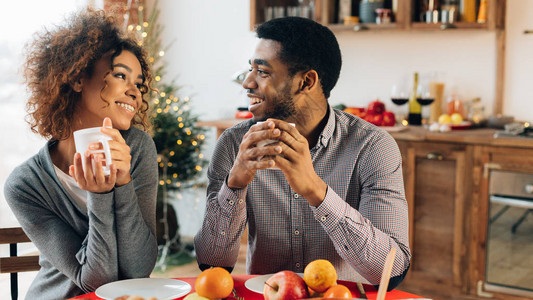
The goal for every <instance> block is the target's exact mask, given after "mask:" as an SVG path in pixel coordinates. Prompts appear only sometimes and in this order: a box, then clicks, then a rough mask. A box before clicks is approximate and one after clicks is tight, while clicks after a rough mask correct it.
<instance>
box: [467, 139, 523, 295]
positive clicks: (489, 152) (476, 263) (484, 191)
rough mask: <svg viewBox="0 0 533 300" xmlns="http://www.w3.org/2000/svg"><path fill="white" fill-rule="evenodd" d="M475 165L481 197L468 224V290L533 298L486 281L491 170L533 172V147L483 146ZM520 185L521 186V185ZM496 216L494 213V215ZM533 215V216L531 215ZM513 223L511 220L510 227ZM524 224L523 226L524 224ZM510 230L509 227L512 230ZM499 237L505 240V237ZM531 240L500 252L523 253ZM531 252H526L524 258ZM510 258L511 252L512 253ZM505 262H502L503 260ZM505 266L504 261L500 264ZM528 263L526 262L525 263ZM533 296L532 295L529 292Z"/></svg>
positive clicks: (514, 273) (518, 275)
mask: <svg viewBox="0 0 533 300" xmlns="http://www.w3.org/2000/svg"><path fill="white" fill-rule="evenodd" d="M475 159H476V163H475V165H476V168H478V166H479V169H480V172H478V173H480V174H479V176H478V177H479V179H477V180H476V181H475V182H474V183H475V185H476V186H478V187H476V189H477V190H478V191H479V192H476V193H475V194H478V195H479V197H478V198H477V199H474V203H473V205H472V210H471V212H470V216H469V223H471V224H470V226H469V227H470V228H471V234H470V235H471V238H470V239H469V243H470V246H469V247H468V248H469V252H470V253H469V256H468V257H469V259H468V261H469V268H470V272H469V273H470V275H469V279H470V284H469V285H470V288H469V293H470V294H472V295H478V296H483V297H485V298H486V297H491V298H495V299H505V300H514V299H524V300H525V299H531V296H513V294H518V295H520V294H521V293H520V292H518V293H516V291H517V290H516V289H514V291H510V290H507V291H506V290H505V289H501V288H500V289H494V288H490V287H487V286H486V285H485V282H486V281H487V278H486V273H487V270H486V269H485V267H486V263H487V244H488V241H487V236H488V229H489V223H490V222H491V221H490V217H491V215H490V191H489V188H490V187H489V182H490V177H491V172H492V171H493V170H497V171H506V172H512V173H515V172H516V173H524V174H533V149H531V148H510V147H482V148H481V149H480V151H479V152H478V153H476V158H475ZM505 184H508V185H509V186H512V185H513V184H514V182H506V183H505ZM519 187H520V186H519ZM492 216H494V212H493V214H492ZM528 218H531V215H530V216H529V217H528ZM513 223H514V222H510V225H509V228H511V226H512V225H513ZM521 226H523V225H521ZM509 231H510V229H509ZM500 240H504V239H503V238H502V239H500ZM519 240H520V239H518V238H516V237H515V238H513V241H519ZM530 245H531V243H526V244H524V245H522V246H521V247H520V248H521V249H519V251H514V249H513V248H512V247H509V248H501V251H503V252H508V253H509V254H512V253H511V252H514V253H520V252H521V251H522V249H523V248H525V247H526V246H530ZM527 256H528V255H527V254H526V255H525V257H527ZM509 257H511V255H509ZM502 263H503V262H502ZM501 265H505V264H501ZM523 265H524V266H526V264H523ZM524 274H527V273H523V271H522V272H521V270H517V269H516V268H511V269H510V271H509V273H508V274H507V275H506V276H509V277H513V278H521V276H523V275H524ZM529 295H530V294H529Z"/></svg>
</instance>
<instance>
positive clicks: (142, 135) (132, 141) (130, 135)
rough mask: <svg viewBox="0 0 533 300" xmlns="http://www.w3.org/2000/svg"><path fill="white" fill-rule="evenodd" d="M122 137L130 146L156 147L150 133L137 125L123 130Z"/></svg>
mask: <svg viewBox="0 0 533 300" xmlns="http://www.w3.org/2000/svg"><path fill="white" fill-rule="evenodd" d="M121 134H122V137H123V138H124V140H126V144H128V145H129V146H130V147H133V146H135V147H139V146H140V147H148V148H155V144H154V140H153V139H152V137H151V136H150V135H149V134H148V132H146V131H143V130H141V129H139V128H137V127H131V128H130V129H128V130H123V131H121Z"/></svg>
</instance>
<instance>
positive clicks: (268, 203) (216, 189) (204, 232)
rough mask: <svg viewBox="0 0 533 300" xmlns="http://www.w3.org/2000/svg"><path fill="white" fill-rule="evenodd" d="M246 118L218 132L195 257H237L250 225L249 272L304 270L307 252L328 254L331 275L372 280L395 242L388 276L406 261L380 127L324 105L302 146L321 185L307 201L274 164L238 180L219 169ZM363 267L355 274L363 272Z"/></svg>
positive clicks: (396, 180) (391, 145)
mask: <svg viewBox="0 0 533 300" xmlns="http://www.w3.org/2000/svg"><path fill="white" fill-rule="evenodd" d="M252 125H253V122H252V120H247V121H244V122H241V123H239V124H237V125H236V126H234V127H232V128H230V129H227V130H226V131H224V133H223V134H222V135H221V137H220V139H219V140H218V143H217V145H216V147H215V152H214V154H213V158H212V160H211V163H210V166H209V169H208V179H209V185H208V189H207V204H206V212H205V216H204V221H203V225H202V228H201V229H200V230H199V232H198V234H197V235H196V237H195V248H196V254H197V259H198V262H199V264H207V265H213V266H227V267H232V266H234V265H235V263H236V260H237V255H238V251H239V244H240V239H241V236H242V233H243V232H244V228H245V226H246V224H248V256H247V271H248V273H250V274H268V273H275V272H278V271H281V270H292V271H294V272H303V270H304V268H305V266H306V265H307V264H308V263H309V262H311V261H313V260H315V259H327V260H329V261H330V262H332V263H333V265H334V266H335V269H336V270H337V273H338V276H339V279H342V280H351V281H357V282H366V283H370V284H374V285H377V284H379V281H380V279H381V271H382V269H383V266H384V264H385V257H386V256H387V254H388V252H389V251H390V249H391V248H393V247H394V248H396V249H397V254H396V259H395V262H394V267H393V271H392V276H393V277H394V276H401V275H402V274H404V272H406V270H407V269H408V267H409V260H410V257H411V253H410V250H409V239H408V217H407V202H406V200H405V194H404V186H403V177H402V162H401V155H400V152H399V150H398V146H397V144H396V142H395V141H394V139H393V138H392V137H391V136H390V135H389V134H388V133H387V132H385V131H384V130H382V129H380V128H378V127H376V126H374V125H371V124H370V123H368V122H365V121H363V120H361V119H360V118H358V117H355V116H353V115H350V114H347V113H345V112H342V111H339V110H335V109H332V108H330V113H329V119H328V122H327V125H326V126H325V128H324V130H323V131H322V133H321V136H320V137H319V140H318V143H317V144H316V145H315V146H314V147H313V148H312V149H311V150H310V151H311V156H312V159H313V165H314V168H315V171H316V173H317V174H318V176H320V178H322V180H324V182H326V184H328V190H327V193H326V197H325V199H324V201H323V203H322V204H321V205H320V206H319V207H317V208H315V207H311V206H310V205H309V204H308V202H307V201H306V200H305V199H304V198H303V197H302V196H301V195H298V194H296V193H295V192H294V191H293V190H292V189H291V187H290V186H289V184H288V183H287V181H286V180H285V177H284V175H283V172H282V171H281V170H279V169H267V170H258V171H257V173H256V176H255V178H254V179H253V181H252V182H251V183H250V184H249V185H248V186H247V187H246V188H243V189H239V190H232V189H230V188H229V187H228V186H227V185H226V178H227V176H228V174H229V172H230V170H231V167H232V165H233V162H234V160H235V158H236V156H237V153H238V151H239V145H240V143H241V140H242V138H243V136H244V134H245V133H246V132H247V131H248V129H249V128H250V126H252ZM361 276H362V277H361Z"/></svg>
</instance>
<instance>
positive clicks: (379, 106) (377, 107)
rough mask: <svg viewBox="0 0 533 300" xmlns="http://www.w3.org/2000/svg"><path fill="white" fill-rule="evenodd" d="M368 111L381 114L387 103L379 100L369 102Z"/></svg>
mask: <svg viewBox="0 0 533 300" xmlns="http://www.w3.org/2000/svg"><path fill="white" fill-rule="evenodd" d="M366 111H367V113H369V114H372V115H381V114H382V113H383V112H384V111H385V104H384V103H383V102H381V101H379V100H374V101H372V102H370V103H368V107H367V109H366Z"/></svg>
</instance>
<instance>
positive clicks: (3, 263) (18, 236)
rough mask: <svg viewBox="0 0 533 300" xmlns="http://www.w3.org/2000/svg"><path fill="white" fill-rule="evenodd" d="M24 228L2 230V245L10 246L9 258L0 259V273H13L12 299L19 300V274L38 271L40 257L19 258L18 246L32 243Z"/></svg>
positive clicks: (0, 231)
mask: <svg viewBox="0 0 533 300" xmlns="http://www.w3.org/2000/svg"><path fill="white" fill-rule="evenodd" d="M30 242H31V241H30V239H29V238H28V236H27V235H26V233H24V231H23V230H22V228H20V227H13V228H0V244H2V245H3V244H9V257H0V273H11V299H13V300H16V299H17V298H18V278H17V273H18V272H28V271H38V270H39V269H40V268H41V266H40V265H39V255H31V256H17V244H20V243H30Z"/></svg>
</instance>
